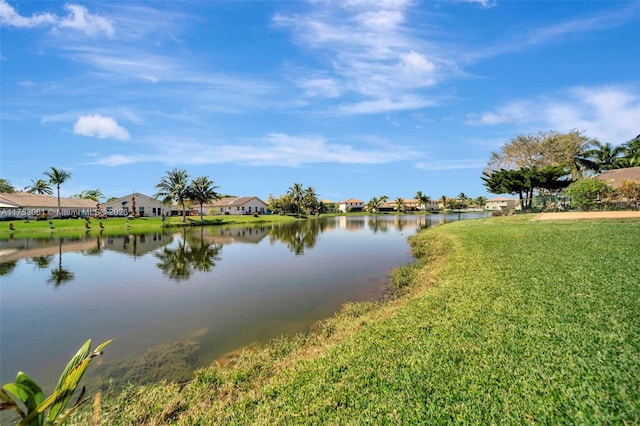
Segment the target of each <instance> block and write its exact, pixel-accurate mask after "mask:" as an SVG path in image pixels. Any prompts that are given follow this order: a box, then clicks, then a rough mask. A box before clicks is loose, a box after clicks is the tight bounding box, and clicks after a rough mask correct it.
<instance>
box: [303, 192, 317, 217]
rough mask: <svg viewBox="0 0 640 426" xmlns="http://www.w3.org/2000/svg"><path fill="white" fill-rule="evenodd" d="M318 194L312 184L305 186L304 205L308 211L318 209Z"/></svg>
mask: <svg viewBox="0 0 640 426" xmlns="http://www.w3.org/2000/svg"><path fill="white" fill-rule="evenodd" d="M319 204H320V203H319V201H318V194H316V190H315V188H314V187H313V186H309V187H307V189H305V190H304V207H305V208H306V209H308V210H309V211H310V213H312V214H313V213H315V212H316V211H317V210H318V205H319Z"/></svg>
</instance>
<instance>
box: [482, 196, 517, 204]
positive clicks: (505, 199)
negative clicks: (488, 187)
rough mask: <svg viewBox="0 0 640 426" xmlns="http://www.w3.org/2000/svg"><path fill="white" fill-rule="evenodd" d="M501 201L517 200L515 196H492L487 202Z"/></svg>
mask: <svg viewBox="0 0 640 426" xmlns="http://www.w3.org/2000/svg"><path fill="white" fill-rule="evenodd" d="M501 201H516V199H515V198H507V197H496V198H490V199H488V200H487V203H498V202H501Z"/></svg>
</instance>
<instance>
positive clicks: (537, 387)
mask: <svg viewBox="0 0 640 426" xmlns="http://www.w3.org/2000/svg"><path fill="white" fill-rule="evenodd" d="M531 218H532V217H531V216H524V217H509V218H493V219H482V220H477V221H461V222H455V223H452V224H448V225H444V226H439V227H435V228H431V229H429V230H427V231H425V232H422V233H421V234H419V235H418V236H415V237H412V238H411V245H412V247H413V248H414V250H415V252H416V254H418V255H420V256H421V260H419V261H418V262H416V264H415V265H414V266H411V267H409V266H408V267H403V268H401V269H400V270H399V271H398V272H397V273H396V275H395V277H394V280H395V281H396V283H397V284H398V285H403V286H409V287H410V290H408V291H407V293H406V294H405V295H404V296H402V297H400V298H398V299H394V300H390V301H387V302H384V303H380V304H373V303H359V304H350V305H347V306H345V308H344V310H343V311H342V312H341V313H339V314H338V315H336V316H335V317H334V318H331V319H329V320H327V321H325V322H323V323H322V324H320V325H319V326H318V328H317V330H316V331H315V332H314V333H311V334H309V335H305V336H295V337H291V338H282V339H279V340H277V341H275V342H273V344H271V345H269V346H267V347H263V348H254V349H252V350H248V351H243V352H240V353H238V354H235V355H233V356H230V357H229V359H228V360H227V361H226V362H221V363H220V365H217V366H213V367H211V368H208V369H204V370H201V371H200V372H198V373H196V375H195V379H194V380H193V381H192V382H189V383H187V384H182V385H177V384H165V385H154V386H144V387H142V386H130V387H128V388H127V389H125V390H124V392H122V393H121V394H120V395H119V396H118V397H117V398H109V397H107V396H106V395H103V398H102V404H101V407H100V411H99V412H98V411H94V412H92V410H93V409H92V407H90V406H88V407H85V411H83V412H82V413H81V415H80V416H79V417H76V419H75V421H76V422H77V423H78V424H87V422H102V424H105V425H106V424H109V425H112V424H163V423H176V424H184V425H192V424H218V423H219V424H282V423H294V424H320V423H322V424H324V423H329V424H336V423H337V424H342V423H365V422H367V423H374V424H384V423H397V424H419V423H427V424H438V423H450V422H459V423H471V424H492V423H493V424H495V423H501V424H503V423H507V424H514V423H515V424H521V423H543V424H611V423H613V424H638V423H640V375H639V374H638V371H640V262H638V253H639V252H640V238H639V236H640V221H637V220H635V221H599V222H598V221H580V222H568V221H567V222H533V221H531V220H530V219H531ZM116 343H117V342H116ZM105 356H107V357H108V351H107V353H106V354H105Z"/></svg>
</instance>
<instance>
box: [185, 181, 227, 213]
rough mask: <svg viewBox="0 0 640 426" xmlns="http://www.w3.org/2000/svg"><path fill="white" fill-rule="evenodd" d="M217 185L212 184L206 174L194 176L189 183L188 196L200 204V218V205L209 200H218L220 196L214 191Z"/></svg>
mask: <svg viewBox="0 0 640 426" xmlns="http://www.w3.org/2000/svg"><path fill="white" fill-rule="evenodd" d="M216 189H218V186H215V185H214V182H213V181H212V180H209V178H208V177H207V176H200V177H197V178H194V179H193V180H192V181H191V185H189V198H190V199H191V200H192V201H195V202H196V203H199V204H200V220H202V205H203V204H204V203H208V202H209V201H211V200H219V199H220V198H222V196H221V195H220V194H219V193H217V192H216Z"/></svg>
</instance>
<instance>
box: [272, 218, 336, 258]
mask: <svg viewBox="0 0 640 426" xmlns="http://www.w3.org/2000/svg"><path fill="white" fill-rule="evenodd" d="M326 227H327V222H326V221H323V220H307V221H304V222H295V223H291V224H287V225H282V226H276V227H274V228H272V229H271V230H270V231H269V238H270V240H271V242H273V241H281V242H283V243H284V244H286V245H287V247H288V248H289V250H291V251H292V252H293V253H295V255H296V256H300V255H303V254H304V251H305V249H311V248H313V247H314V246H315V245H316V242H317V238H318V234H319V233H320V232H321V231H324V230H325V229H326Z"/></svg>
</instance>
